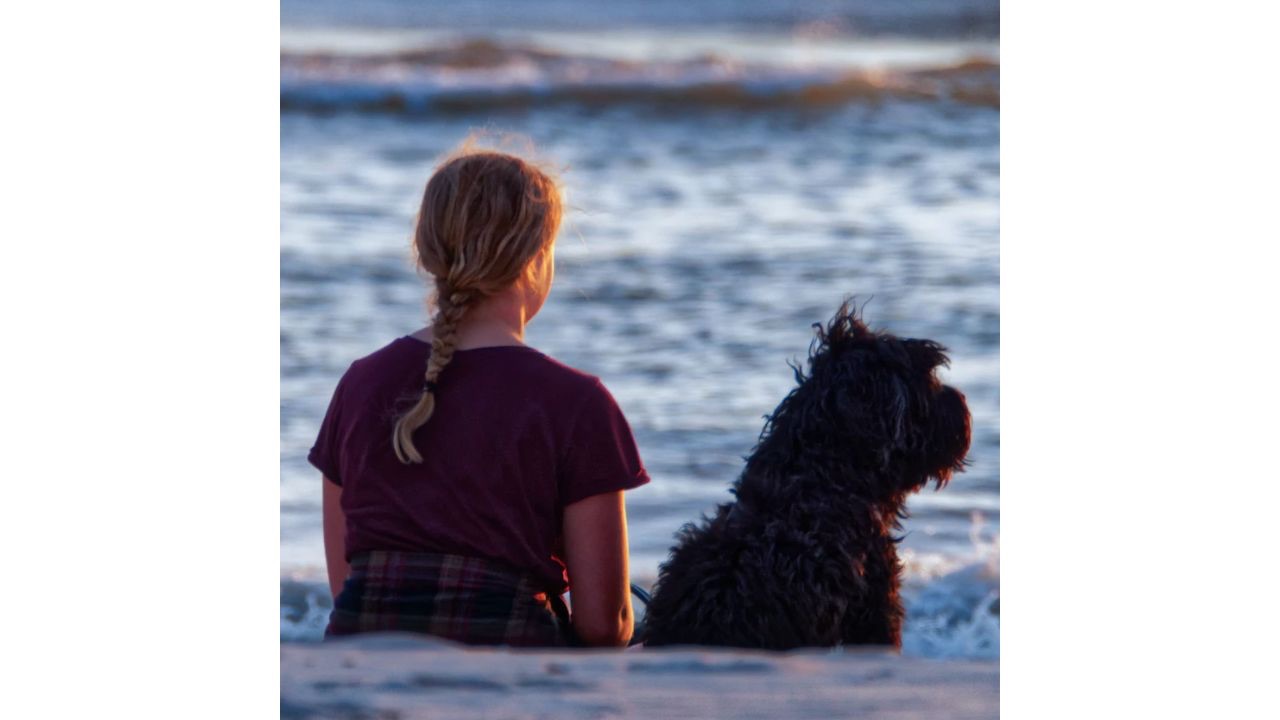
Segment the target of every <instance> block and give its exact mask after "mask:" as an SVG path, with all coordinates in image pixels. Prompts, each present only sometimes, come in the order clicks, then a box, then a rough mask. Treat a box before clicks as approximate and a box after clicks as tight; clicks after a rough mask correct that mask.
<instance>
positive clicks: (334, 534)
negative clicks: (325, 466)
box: [320, 477, 347, 598]
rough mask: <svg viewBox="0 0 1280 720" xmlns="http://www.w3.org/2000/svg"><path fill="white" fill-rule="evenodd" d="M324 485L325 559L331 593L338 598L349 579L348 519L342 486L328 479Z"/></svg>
mask: <svg viewBox="0 0 1280 720" xmlns="http://www.w3.org/2000/svg"><path fill="white" fill-rule="evenodd" d="M320 481H321V482H323V483H324V501H323V502H322V505H323V506H324V509H323V511H322V512H323V513H324V559H325V564H326V565H327V566H328V569H329V592H330V593H332V594H333V596H334V597H335V598H336V597H338V592H339V591H340V590H342V583H344V582H346V579H347V558H346V555H347V547H346V533H347V518H346V516H345V515H343V514H342V503H341V500H342V486H341V485H338V484H337V483H335V482H333V481H332V480H330V479H329V478H327V477H321V478H320Z"/></svg>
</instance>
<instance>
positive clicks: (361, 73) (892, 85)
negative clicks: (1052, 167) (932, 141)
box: [280, 39, 999, 112]
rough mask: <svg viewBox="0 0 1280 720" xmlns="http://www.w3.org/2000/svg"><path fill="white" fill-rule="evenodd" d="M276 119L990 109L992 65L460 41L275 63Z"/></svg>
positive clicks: (995, 90)
mask: <svg viewBox="0 0 1280 720" xmlns="http://www.w3.org/2000/svg"><path fill="white" fill-rule="evenodd" d="M280 63H281V69H280V75H281V88H280V102H281V108H282V110H285V111H313V112H333V111H345V110H354V111H375V112H422V111H428V110H430V111H441V110H443V111H449V110H457V111H465V110H480V109H488V108H500V107H507V106H512V107H520V106H531V105H543V104H549V103H565V102H569V103H579V104H587V105H617V104H624V103H638V104H648V105H679V106H710V107H717V106H723V107H734V108H753V107H786V106H801V107H805V106H829V105H839V104H844V103H848V102H854V101H875V100H881V99H887V98H911V99H918V100H938V101H955V102H962V103H967V104H975V105H983V106H990V107H998V106H999V63H998V62H997V61H995V60H993V59H990V58H985V57H973V58H969V59H966V60H963V61H960V62H954V63H947V64H944V65H935V66H925V67H903V68H851V67H847V66H803V65H794V64H768V63H758V62H744V61H742V60H740V59H736V58H732V57H728V56H724V55H720V54H715V53H702V54H699V55H696V56H694V57H688V58H683V59H653V60H636V59H628V58H620V57H600V56H588V55H575V54H568V53H562V52H557V51H554V50H548V49H545V48H540V47H537V46H533V45H527V44H520V43H505V42H496V41H493V40H487V39H486V40H470V41H465V42H459V43H454V44H447V45H440V46H433V47H425V48H422V49H418V50H396V51H390V52H383V53H336V52H331V51H312V52H297V51H287V52H284V53H282V54H281V58H280Z"/></svg>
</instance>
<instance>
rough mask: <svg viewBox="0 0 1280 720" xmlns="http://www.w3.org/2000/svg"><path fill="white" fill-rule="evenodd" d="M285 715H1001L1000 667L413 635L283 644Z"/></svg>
mask: <svg viewBox="0 0 1280 720" xmlns="http://www.w3.org/2000/svg"><path fill="white" fill-rule="evenodd" d="M280 652H281V662H280V711H281V713H280V714H281V717H282V718H287V719H291V720H301V719H303V718H353V719H354V718H369V719H374V718H378V719H384V718H385V719H390V718H397V719H404V720H409V719H413V718H455V717H483V718H582V719H585V718H686V717H688V718H695V717H696V718H780V717H786V718H836V717H855V716H856V717H859V718H942V717H946V718H993V717H997V716H998V715H999V685H1000V682H999V662H998V661H989V660H983V661H979V660H945V661H944V660H934V659H927V658H916V657H904V656H900V655H897V654H895V653H891V652H887V651H884V650H880V649H858V650H834V651H833V650H820V649H811V650H799V651H793V652H788V653H767V652H754V651H737V650H724V649H681V650H673V649H662V650H658V649H638V648H637V649H632V650H628V651H625V652H618V651H581V650H579V651H554V652H548V651H532V650H514V649H505V648H499V649H490V648H471V647H464V646H460V645H455V644H452V643H448V642H445V641H441V640H435V639H432V638H426V637H421V636H414V635H408V634H400V633H393V634H377V635H365V636H360V637H355V638H348V639H343V640H339V641H334V642H325V643H305V644H292V643H289V644H285V645H283V646H282V647H281V651H280Z"/></svg>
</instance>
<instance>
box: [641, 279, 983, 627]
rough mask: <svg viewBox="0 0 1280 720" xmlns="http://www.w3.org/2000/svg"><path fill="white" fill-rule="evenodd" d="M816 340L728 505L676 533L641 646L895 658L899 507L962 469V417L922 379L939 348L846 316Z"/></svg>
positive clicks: (965, 446)
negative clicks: (816, 650)
mask: <svg viewBox="0 0 1280 720" xmlns="http://www.w3.org/2000/svg"><path fill="white" fill-rule="evenodd" d="M815 327H817V329H818V336H817V338H816V339H815V341H814V344H813V345H812V346H811V347H810V351H809V375H808V377H805V375H804V372H803V371H802V370H801V368H800V367H798V366H796V367H793V370H794V371H795V375H796V380H797V382H799V387H796V388H794V389H793V390H792V391H791V393H790V394H789V395H787V397H786V399H784V400H783V401H782V404H781V405H779V406H778V408H777V410H775V411H774V413H773V415H772V416H770V417H769V419H768V421H767V422H766V423H765V426H764V430H763V431H762V432H761V433H760V439H759V442H758V443H757V444H756V447H755V448H754V450H753V451H752V453H751V455H750V456H749V457H748V458H747V465H746V468H745V469H744V470H743V472H742V475H741V477H740V478H739V479H738V481H737V484H736V485H735V487H734V489H733V494H734V495H735V496H736V498H737V499H736V502H729V503H724V504H722V505H720V506H719V507H718V508H717V510H716V513H715V516H714V517H712V518H707V517H705V516H704V517H703V519H702V524H701V525H698V526H695V525H693V524H689V525H685V526H684V527H683V528H682V529H681V531H680V533H679V535H678V536H677V540H678V544H677V545H676V547H674V548H672V555H671V557H670V558H669V559H668V560H667V562H666V563H664V564H663V565H662V567H661V568H660V569H659V573H658V583H657V586H656V588H655V590H654V593H653V599H652V602H650V603H649V605H648V608H647V610H646V613H645V620H644V629H643V637H644V642H645V644H646V645H678V644H697V645H729V646H735V647H750V648H769V649H778V650H783V649H788V648H795V647H802V646H833V645H840V644H845V645H850V644H883V645H894V646H901V642H902V639H901V638H902V616H903V609H902V603H901V601H900V599H899V597H898V587H899V584H900V574H901V565H900V563H899V561H898V554H897V550H896V543H897V542H898V541H899V540H900V539H901V538H898V537H895V536H894V530H900V529H901V525H900V520H901V519H902V518H905V517H906V511H905V507H904V503H905V502H906V498H907V495H908V494H909V493H912V492H914V491H916V490H919V489H920V488H922V487H923V486H924V485H925V484H926V483H928V481H929V480H934V481H936V483H937V485H936V487H937V488H941V487H942V486H943V485H945V484H946V482H947V480H948V479H950V477H951V473H952V472H955V471H958V470H962V469H963V468H964V465H965V454H966V453H967V452H968V450H969V408H968V406H967V405H966V404H965V399H964V395H962V394H961V393H960V392H959V391H957V390H956V389H955V388H952V387H949V386H947V385H943V384H942V383H940V382H939V381H938V379H937V377H936V376H935V374H934V371H935V369H936V368H937V367H938V366H940V365H946V364H948V359H947V356H946V354H945V352H946V351H945V349H944V348H943V347H942V346H941V345H938V344H937V343H935V342H932V341H930V340H908V339H899V338H897V337H895V336H893V335H890V334H888V333H886V332H872V331H870V330H868V329H867V326H866V325H865V324H863V322H862V321H861V320H860V319H859V318H858V317H857V316H856V314H855V311H853V310H852V309H851V308H850V306H849V303H848V302H846V303H845V304H843V305H841V307H840V309H839V311H838V312H837V313H836V316H835V317H834V318H833V319H832V320H831V322H830V323H829V324H828V325H827V327H826V328H825V329H824V328H823V327H822V326H821V325H816V324H815Z"/></svg>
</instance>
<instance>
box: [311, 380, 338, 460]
mask: <svg viewBox="0 0 1280 720" xmlns="http://www.w3.org/2000/svg"><path fill="white" fill-rule="evenodd" d="M344 380H346V376H345V375H343V379H342V380H339V381H338V386H337V387H336V388H335V389H334V391H333V398H331V399H330V400H329V409H328V411H326V412H325V414H324V420H322V421H321V422H320V433H319V435H317V436H316V442H315V445H312V446H311V452H310V453H308V454H307V462H310V463H311V464H312V465H314V466H315V467H316V469H317V470H319V471H320V472H322V473H324V476H325V477H327V478H329V479H330V480H332V481H333V482H334V483H335V484H337V485H341V484H342V478H341V476H340V473H339V472H338V437H339V429H340V428H341V422H342V420H341V418H342V412H343V410H342V384H343V381H344Z"/></svg>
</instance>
